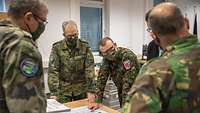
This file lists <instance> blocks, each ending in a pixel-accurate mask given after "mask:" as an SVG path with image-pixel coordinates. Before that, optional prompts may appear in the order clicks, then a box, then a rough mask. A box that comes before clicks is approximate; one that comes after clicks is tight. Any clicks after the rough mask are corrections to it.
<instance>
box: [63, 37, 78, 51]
mask: <svg viewBox="0 0 200 113" xmlns="http://www.w3.org/2000/svg"><path fill="white" fill-rule="evenodd" d="M64 36H65V35H64ZM65 39H66V42H67V45H68V46H69V47H70V48H71V49H72V48H75V47H76V44H77V40H78V36H77V35H71V36H65Z"/></svg>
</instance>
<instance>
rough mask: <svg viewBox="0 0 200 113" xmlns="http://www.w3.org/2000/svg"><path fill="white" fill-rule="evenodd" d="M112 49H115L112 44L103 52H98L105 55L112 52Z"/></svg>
mask: <svg viewBox="0 0 200 113" xmlns="http://www.w3.org/2000/svg"><path fill="white" fill-rule="evenodd" d="M114 51H115V48H114V46H112V47H110V48H109V49H107V50H106V51H105V52H100V55H102V56H105V55H109V54H113V53H114Z"/></svg>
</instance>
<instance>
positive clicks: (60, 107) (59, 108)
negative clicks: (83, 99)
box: [47, 99, 71, 113]
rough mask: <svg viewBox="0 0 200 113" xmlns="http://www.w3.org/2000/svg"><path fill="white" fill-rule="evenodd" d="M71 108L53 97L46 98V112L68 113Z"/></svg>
mask: <svg viewBox="0 0 200 113" xmlns="http://www.w3.org/2000/svg"><path fill="white" fill-rule="evenodd" d="M70 110H71V109H70V108H68V107H66V106H65V105H64V104H61V103H59V102H58V101H56V100H55V99H47V113H61V112H63V113H66V112H67V113H68V112H69V111H70Z"/></svg>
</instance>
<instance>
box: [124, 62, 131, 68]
mask: <svg viewBox="0 0 200 113" xmlns="http://www.w3.org/2000/svg"><path fill="white" fill-rule="evenodd" d="M123 66H124V68H125V69H126V70H129V69H130V68H131V61H130V60H126V61H124V62H123Z"/></svg>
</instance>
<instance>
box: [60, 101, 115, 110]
mask: <svg viewBox="0 0 200 113" xmlns="http://www.w3.org/2000/svg"><path fill="white" fill-rule="evenodd" d="M64 105H65V106H67V107H69V108H76V107H81V106H87V105H88V99H82V100H77V101H72V102H68V103H65V104H64ZM100 109H101V110H103V111H106V112H108V113H119V112H118V111H117V110H114V109H111V108H109V107H107V106H104V105H102V107H100Z"/></svg>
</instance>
